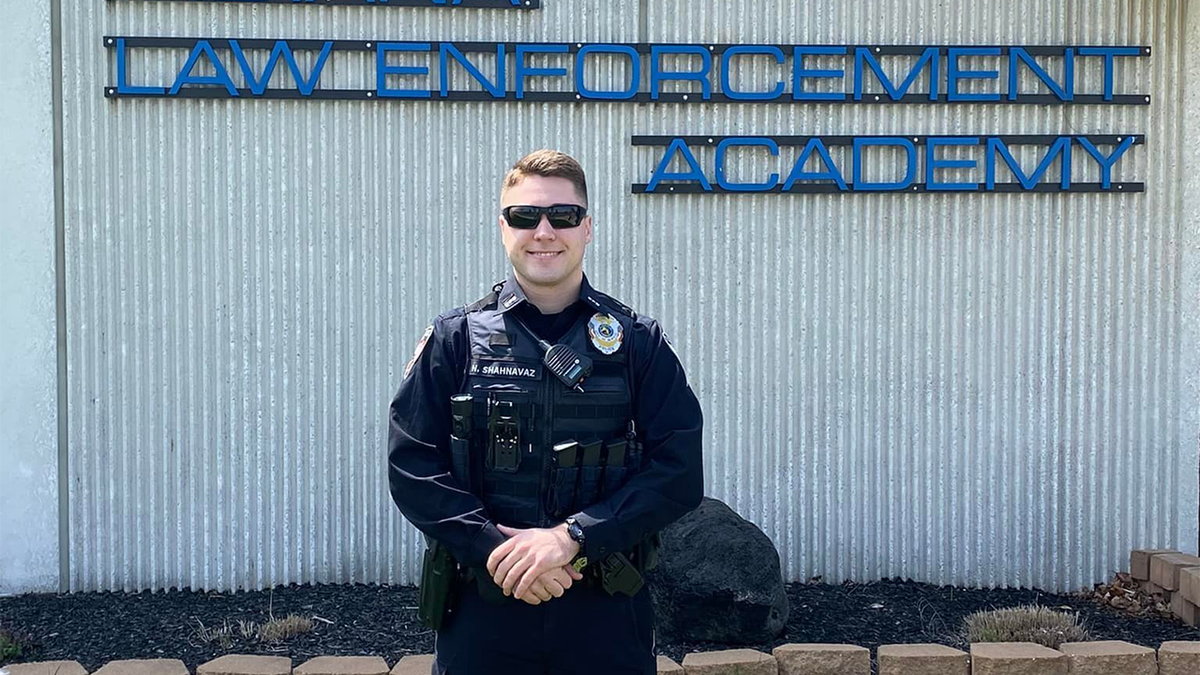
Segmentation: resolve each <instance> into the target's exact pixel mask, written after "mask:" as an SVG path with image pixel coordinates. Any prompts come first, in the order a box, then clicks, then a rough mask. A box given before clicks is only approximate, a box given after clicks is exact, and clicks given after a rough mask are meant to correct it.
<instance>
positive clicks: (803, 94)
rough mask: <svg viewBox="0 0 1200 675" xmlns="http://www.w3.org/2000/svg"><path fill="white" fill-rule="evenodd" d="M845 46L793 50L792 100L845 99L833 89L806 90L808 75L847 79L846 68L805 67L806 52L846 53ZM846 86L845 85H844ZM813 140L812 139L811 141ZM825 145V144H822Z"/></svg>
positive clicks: (797, 48)
mask: <svg viewBox="0 0 1200 675" xmlns="http://www.w3.org/2000/svg"><path fill="white" fill-rule="evenodd" d="M845 53H846V48H845V47H796V48H795V49H793V50H792V100H795V101H845V100H846V95H845V94H843V93H837V92H832V91H804V78H806V77H840V78H842V79H845V77H846V71H844V70H808V69H806V68H805V67H804V56H805V55H806V54H845ZM843 86H844V85H843ZM810 142H811V141H810ZM822 147H824V146H822Z"/></svg>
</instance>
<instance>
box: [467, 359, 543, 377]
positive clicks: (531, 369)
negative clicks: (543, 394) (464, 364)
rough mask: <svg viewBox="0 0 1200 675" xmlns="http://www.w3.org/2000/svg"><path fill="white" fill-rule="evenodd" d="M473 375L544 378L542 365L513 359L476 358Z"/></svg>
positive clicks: (472, 368) (473, 363) (473, 364)
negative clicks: (512, 360) (532, 364)
mask: <svg viewBox="0 0 1200 675" xmlns="http://www.w3.org/2000/svg"><path fill="white" fill-rule="evenodd" d="M470 374H471V375H473V376H477V377H504V378H518V379H523V380H540V379H542V367H541V366H531V365H528V364H524V363H513V362H511V361H487V360H484V359H476V360H474V361H471V372H470Z"/></svg>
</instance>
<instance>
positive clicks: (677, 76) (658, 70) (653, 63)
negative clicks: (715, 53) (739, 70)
mask: <svg viewBox="0 0 1200 675" xmlns="http://www.w3.org/2000/svg"><path fill="white" fill-rule="evenodd" d="M663 54H698V55H699V56H700V58H701V61H703V67H702V68H701V69H700V72H698V73H692V72H688V73H676V72H666V71H663V70H662V63H661V62H660V61H661V59H660V58H659V57H661V56H662V55H663ZM710 72H712V54H709V53H708V50H707V49H705V48H704V47H701V46H700V45H677V46H660V45H653V46H652V47H650V100H652V101H657V100H658V94H659V88H660V87H659V85H661V84H662V83H663V82H664V81H665V80H695V81H697V82H699V83H700V87H701V89H702V91H703V94H704V95H703V99H704V100H705V101H707V100H709V99H711V98H712V82H709V80H708V74H709V73H710Z"/></svg>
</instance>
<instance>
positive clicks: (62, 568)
mask: <svg viewBox="0 0 1200 675" xmlns="http://www.w3.org/2000/svg"><path fill="white" fill-rule="evenodd" d="M62 63H63V59H62V0H50V78H51V82H52V84H51V101H52V102H51V106H52V109H53V115H54V120H53V127H54V132H53V133H54V312H55V332H56V336H55V339H56V341H57V343H58V590H59V592H60V593H67V592H69V591H70V585H71V581H70V579H71V577H70V572H71V547H70V544H71V532H70V520H69V519H70V499H69V498H68V497H69V492H70V489H71V482H70V481H71V477H70V474H69V473H68V471H67V446H68V443H67V441H68V439H67V271H66V259H67V256H66V229H65V220H66V213H65V207H64V204H63V75H62V73H63V68H62Z"/></svg>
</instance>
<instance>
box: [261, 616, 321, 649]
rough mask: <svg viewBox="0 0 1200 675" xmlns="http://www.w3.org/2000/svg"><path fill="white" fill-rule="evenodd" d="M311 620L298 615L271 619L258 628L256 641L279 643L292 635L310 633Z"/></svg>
mask: <svg viewBox="0 0 1200 675" xmlns="http://www.w3.org/2000/svg"><path fill="white" fill-rule="evenodd" d="M312 626H313V622H312V619H310V618H308V617H306V616H300V615H299V614H288V615H287V616H285V617H283V618H282V619H277V618H275V617H271V619H270V620H269V621H267V622H266V623H264V624H263V625H261V626H259V627H258V639H259V640H260V641H262V642H279V641H281V640H286V639H288V638H290V637H292V636H293V635H301V634H303V633H311V632H312Z"/></svg>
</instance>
